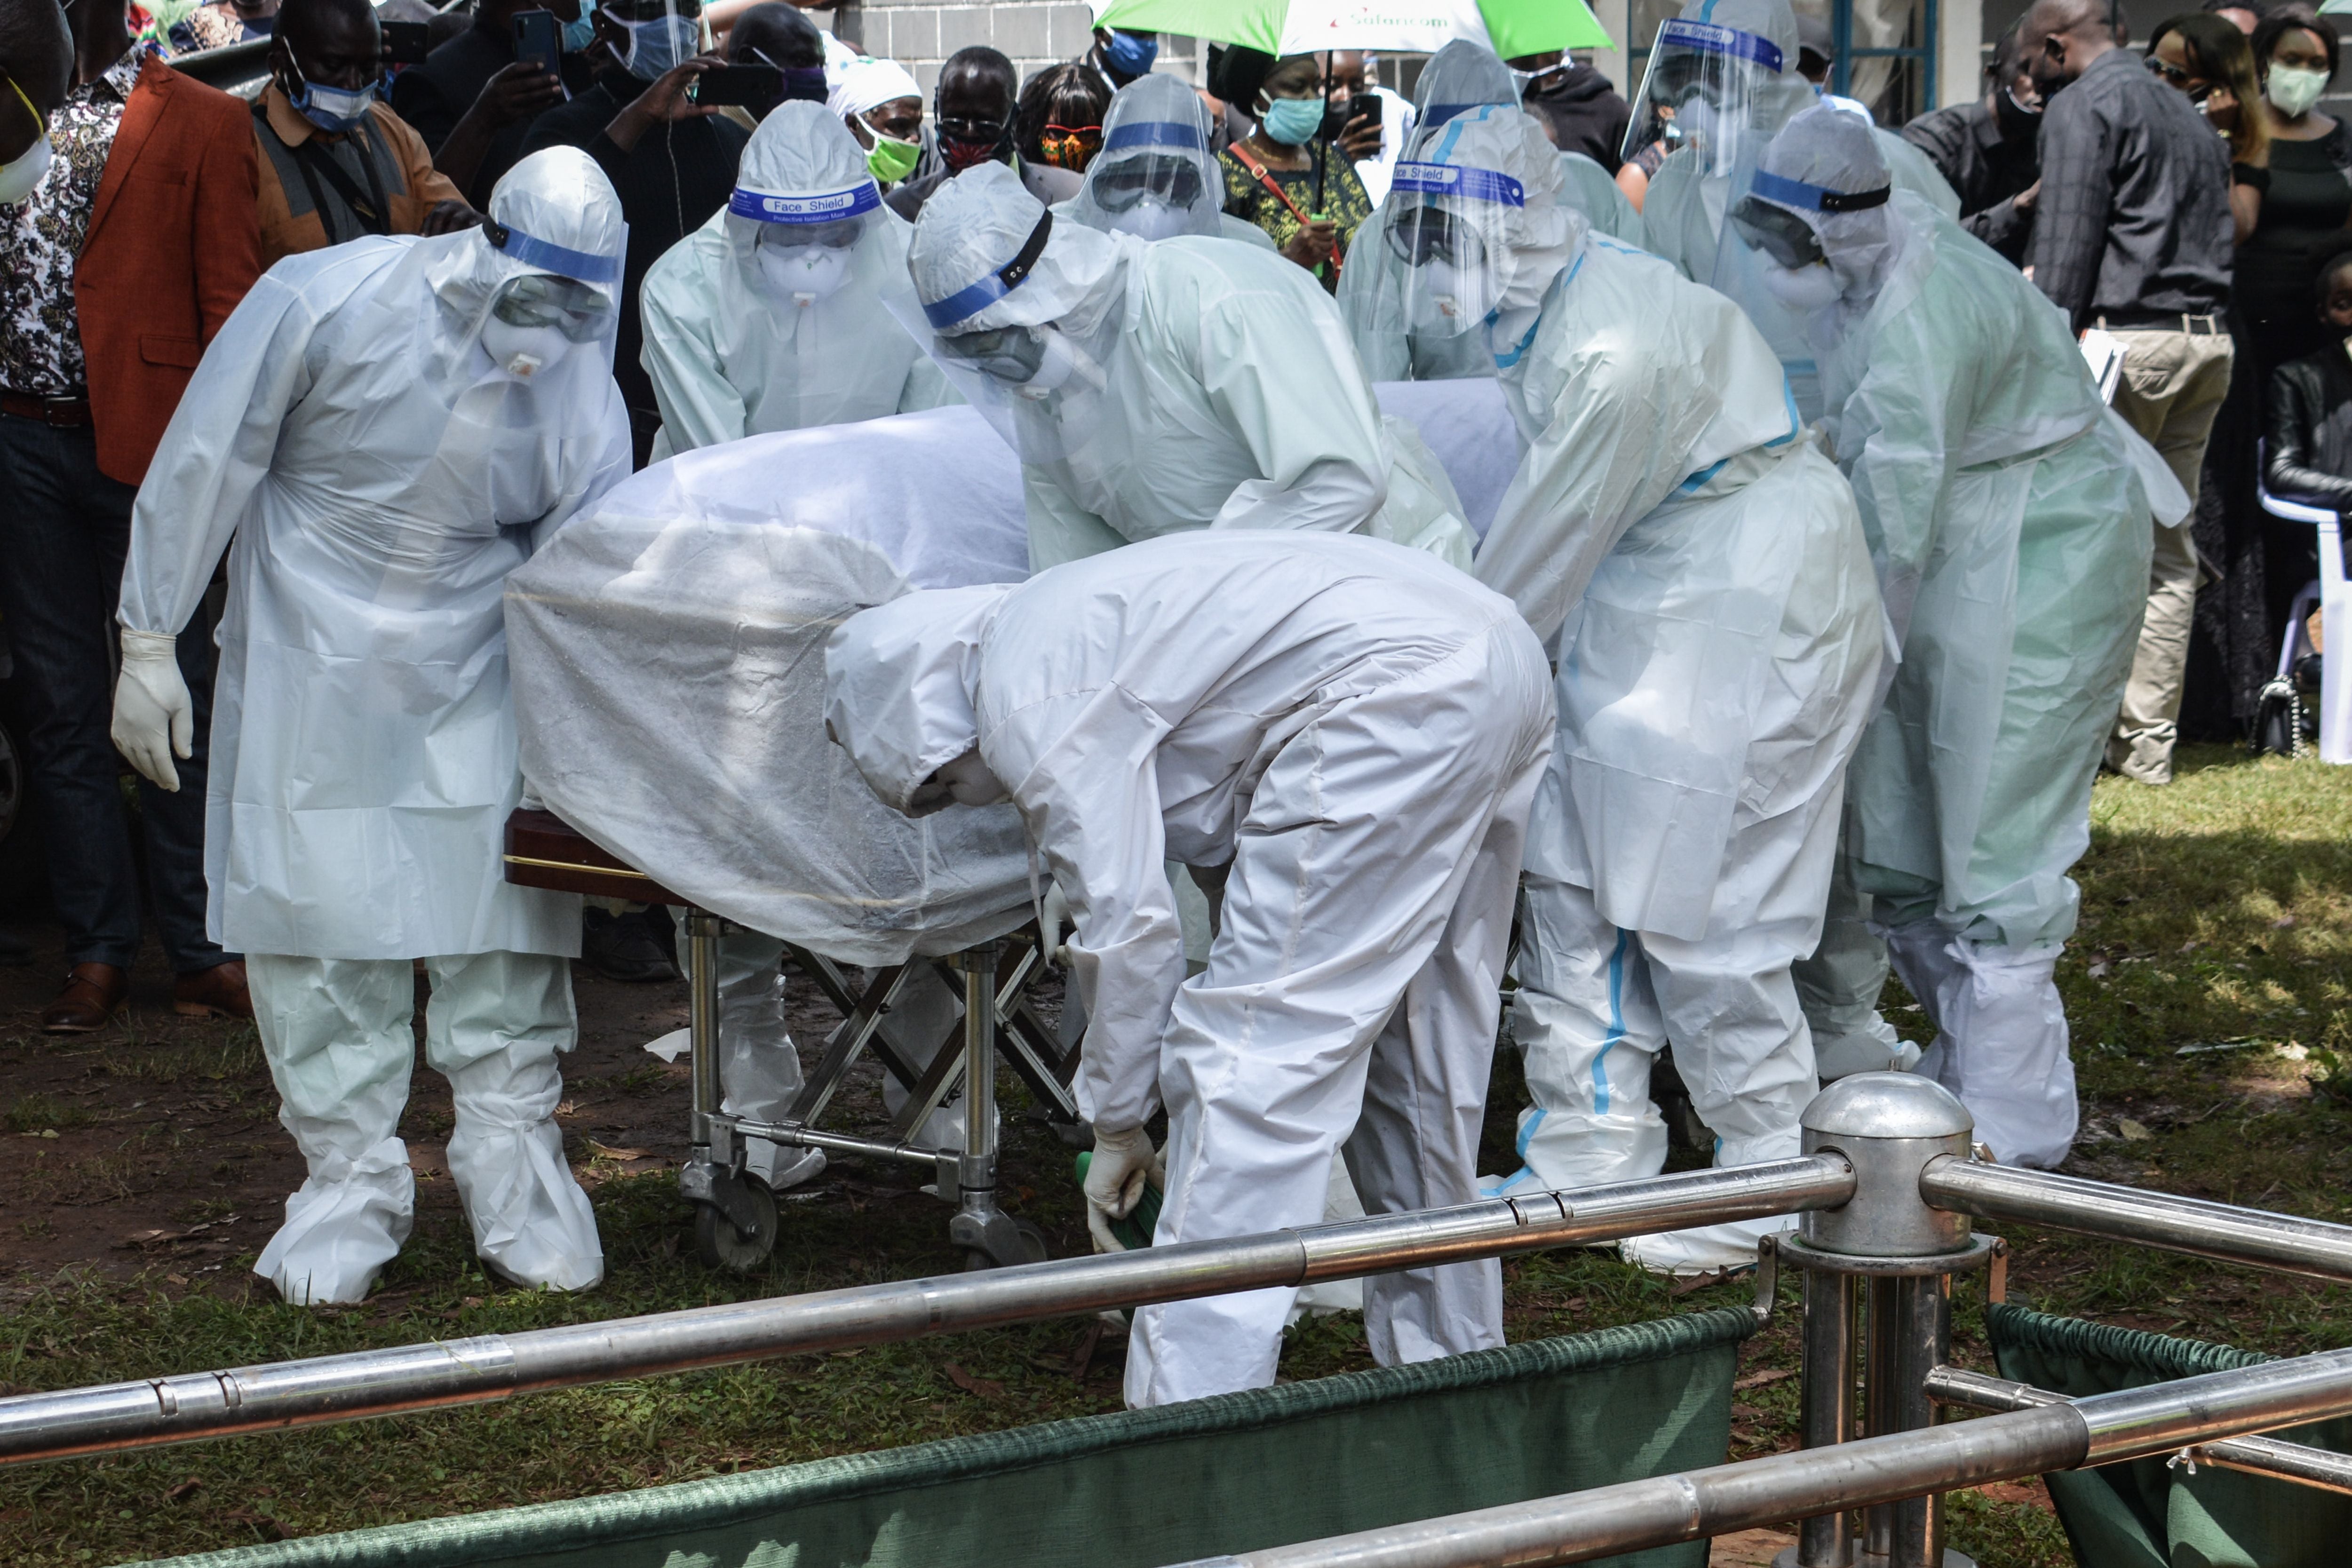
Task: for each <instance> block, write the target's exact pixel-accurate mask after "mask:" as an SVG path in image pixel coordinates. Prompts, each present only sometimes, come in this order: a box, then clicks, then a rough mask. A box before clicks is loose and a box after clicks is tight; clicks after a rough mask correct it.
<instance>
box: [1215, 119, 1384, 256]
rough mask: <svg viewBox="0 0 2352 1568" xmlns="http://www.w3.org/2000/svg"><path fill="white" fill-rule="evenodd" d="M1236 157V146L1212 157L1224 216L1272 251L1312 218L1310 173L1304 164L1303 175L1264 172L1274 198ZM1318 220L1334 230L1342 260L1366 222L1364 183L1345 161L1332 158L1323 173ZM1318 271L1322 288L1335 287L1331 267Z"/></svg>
mask: <svg viewBox="0 0 2352 1568" xmlns="http://www.w3.org/2000/svg"><path fill="white" fill-rule="evenodd" d="M1242 151H1243V150H1242V148H1241V145H1240V143H1238V142H1236V143H1234V145H1233V146H1230V147H1227V148H1226V149H1225V150H1224V151H1223V152H1222V153H1218V154H1217V162H1218V163H1220V164H1221V165H1222V166H1223V169H1224V171H1225V211H1227V212H1229V213H1231V214H1232V215H1233V216H1235V217H1237V218H1240V219H1241V220H1242V221H1243V222H1244V223H1250V224H1255V225H1256V226H1258V227H1259V228H1262V229H1264V230H1265V232H1266V234H1267V235H1268V236H1269V237H1271V238H1272V239H1273V240H1274V244H1275V248H1276V249H1277V250H1278V249H1280V248H1281V247H1284V246H1286V245H1287V244H1289V243H1290V241H1291V238H1292V237H1293V236H1295V235H1296V234H1297V232H1298V231H1299V230H1300V229H1301V228H1302V227H1304V226H1305V224H1304V223H1303V222H1302V221H1301V215H1308V216H1312V215H1313V214H1314V212H1315V170H1314V167H1313V165H1312V163H1310V164H1309V165H1308V166H1307V168H1304V169H1276V168H1268V169H1267V170H1266V177H1267V178H1268V179H1271V180H1273V181H1274V183H1275V184H1277V185H1279V186H1280V187H1281V188H1282V193H1281V195H1276V194H1275V193H1274V192H1273V191H1270V190H1268V189H1266V187H1265V181H1264V180H1261V179H1259V178H1258V177H1257V176H1256V175H1255V174H1251V173H1250V171H1249V165H1247V164H1246V163H1243V162H1242V159H1241V154H1242ZM1309 153H1310V154H1311V155H1312V156H1315V157H1320V156H1321V150H1320V149H1319V148H1312V147H1310V148H1309ZM1251 156H1252V157H1255V153H1252V154H1251ZM1294 208H1295V209H1296V210H1295V211H1294V210H1293V209H1294ZM1322 216H1325V217H1328V218H1330V219H1332V220H1333V221H1334V222H1336V223H1337V224H1338V225H1339V250H1338V252H1337V254H1338V255H1339V256H1341V257H1344V256H1346V255H1347V254H1348V247H1349V245H1350V244H1351V243H1352V242H1353V241H1354V240H1355V237H1356V230H1357V229H1358V228H1359V227H1360V226H1362V224H1363V222H1364V220H1365V219H1366V218H1369V217H1370V216H1372V198H1371V196H1370V194H1369V193H1368V192H1366V191H1365V189H1364V182H1363V181H1362V180H1360V179H1359V178H1357V176H1356V166H1355V165H1354V164H1353V163H1349V162H1348V160H1347V159H1345V158H1341V157H1334V158H1332V159H1331V160H1330V162H1329V163H1328V166H1327V167H1326V168H1325V169H1324V171H1323V212H1322ZM1320 271H1321V273H1322V281H1323V287H1324V288H1326V289H1336V288H1338V287H1339V268H1337V267H1333V266H1329V265H1326V266H1325V267H1323V268H1320Z"/></svg>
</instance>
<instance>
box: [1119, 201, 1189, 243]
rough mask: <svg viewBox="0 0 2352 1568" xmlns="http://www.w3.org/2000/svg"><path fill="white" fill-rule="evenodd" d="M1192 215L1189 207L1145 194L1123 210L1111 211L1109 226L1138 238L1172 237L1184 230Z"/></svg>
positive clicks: (1120, 232)
mask: <svg viewBox="0 0 2352 1568" xmlns="http://www.w3.org/2000/svg"><path fill="white" fill-rule="evenodd" d="M1191 222H1192V209H1191V208H1189V207H1171V206H1170V205H1167V204H1165V203H1163V202H1159V201H1155V200H1153V199H1152V198H1151V197H1150V196H1146V197H1144V198H1143V199H1142V200H1141V201H1139V202H1137V203H1136V204H1135V205H1133V206H1131V207H1129V208H1128V209H1127V210H1126V211H1125V212H1120V213H1113V214H1112V215H1111V219H1110V226H1111V228H1112V229H1113V230H1114V231H1115V232H1117V233H1119V234H1131V235H1133V236H1135V237H1136V238H1138V239H1173V238H1175V237H1177V236H1178V235H1180V234H1182V233H1183V232H1184V230H1185V226H1187V225H1188V224H1190V223H1191Z"/></svg>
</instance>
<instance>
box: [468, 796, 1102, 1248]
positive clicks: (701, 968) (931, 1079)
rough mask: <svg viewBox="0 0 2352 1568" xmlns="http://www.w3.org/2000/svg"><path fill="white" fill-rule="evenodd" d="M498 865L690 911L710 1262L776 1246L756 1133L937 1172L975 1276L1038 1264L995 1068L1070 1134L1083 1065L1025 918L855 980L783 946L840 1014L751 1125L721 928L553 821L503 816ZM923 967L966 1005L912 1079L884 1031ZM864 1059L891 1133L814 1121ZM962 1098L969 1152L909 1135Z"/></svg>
mask: <svg viewBox="0 0 2352 1568" xmlns="http://www.w3.org/2000/svg"><path fill="white" fill-rule="evenodd" d="M505 859H506V879H507V880H508V881H509V882H516V883H520V884H521V885H522V886H525V887H531V888H551V889H557V890H559V891H562V892H572V893H585V894H589V895H591V896H594V897H601V898H615V899H630V900H638V901H640V902H644V903H652V904H670V905H677V906H680V907H682V908H684V909H685V910H686V937H687V952H686V972H687V981H688V992H689V996H690V1005H689V1011H688V1041H689V1043H690V1046H689V1052H688V1064H689V1067H690V1068H691V1077H692V1082H693V1087H694V1109H693V1113H692V1121H691V1123H690V1125H691V1129H692V1133H691V1138H690V1140H689V1142H691V1144H692V1148H691V1151H690V1152H689V1153H688V1156H687V1162H686V1168H685V1169H684V1170H682V1171H681V1172H679V1173H678V1181H677V1184H678V1191H679V1192H680V1194H683V1195H684V1196H685V1197H686V1199H687V1200H688V1202H689V1203H691V1204H693V1205H694V1209H695V1221H694V1235H695V1241H696V1245H697V1247H698V1249H699V1250H700V1252H701V1255H702V1258H703V1261H704V1262H705V1263H708V1264H710V1265H711V1266H713V1267H717V1268H730V1269H734V1270H737V1271H738V1272H749V1271H751V1270H752V1269H755V1268H758V1267H759V1266H760V1265H761V1263H763V1262H765V1261H766V1259H767V1258H768V1255H769V1253H770V1252H771V1251H772V1250H773V1249H774V1247H775V1245H776V1236H777V1226H778V1218H777V1214H778V1211H777V1204H776V1196H775V1194H773V1193H772V1192H770V1191H769V1190H768V1187H767V1184H765V1183H763V1182H762V1181H761V1180H760V1179H759V1177H757V1176H755V1175H752V1174H751V1173H749V1172H748V1171H746V1169H745V1168H744V1155H745V1151H746V1147H747V1141H749V1140H753V1139H759V1140H764V1141H767V1142H772V1143H778V1144H782V1145H786V1146H788V1147H793V1148H800V1149H822V1150H824V1152H826V1153H827V1154H828V1155H837V1154H856V1155H864V1156H866V1157H868V1158H873V1159H883V1160H897V1161H899V1162H901V1163H907V1164H912V1165H919V1166H921V1167H923V1168H924V1169H925V1170H927V1171H929V1173H931V1174H932V1176H933V1178H934V1181H935V1182H936V1184H937V1185H936V1190H937V1192H938V1194H939V1195H940V1198H941V1199H943V1200H944V1201H946V1202H947V1203H949V1204H950V1205H953V1207H954V1209H955V1213H954V1215H953V1217H952V1218H950V1220H949V1221H948V1238H949V1239H950V1241H952V1242H953V1243H954V1244H955V1245H956V1246H957V1247H961V1248H962V1249H963V1253H964V1256H965V1258H966V1261H967V1264H968V1266H969V1267H971V1268H994V1267H998V1266H1001V1265H1004V1264H1012V1263H1035V1262H1041V1261H1043V1260H1044V1258H1045V1236H1044V1234H1043V1233H1042V1232H1040V1231H1039V1230H1038V1229H1037V1227H1036V1226H1034V1225H1031V1224H1030V1223H1029V1222H1028V1221H1026V1220H1023V1219H1016V1218H1014V1217H1013V1215H1009V1214H1006V1213H1005V1212H1004V1210H1003V1208H1002V1207H1000V1206H999V1205H998V1204H997V1201H996V1176H997V1159H998V1154H999V1147H998V1145H999V1137H998V1131H997V1116H996V1070H997V1067H998V1065H999V1062H1000V1059H1002V1061H1003V1064H1004V1065H1007V1066H1009V1067H1011V1068H1012V1069H1013V1072H1014V1073H1015V1074H1017V1075H1018V1076H1019V1078H1020V1079H1021V1081H1022V1082H1023V1083H1024V1084H1026V1085H1027V1086H1028V1089H1029V1092H1030V1093H1031V1094H1033V1095H1034V1096H1035V1097H1036V1100H1037V1103H1038V1104H1039V1105H1040V1106H1041V1107H1043V1108H1044V1110H1045V1115H1046V1118H1047V1120H1048V1121H1053V1122H1055V1123H1057V1124H1060V1125H1063V1126H1068V1127H1073V1128H1074V1127H1076V1125H1077V1122H1078V1112H1077V1106H1076V1102H1075V1101H1074V1100H1072V1099H1071V1096H1070V1088H1069V1085H1070V1079H1071V1078H1072V1076H1073V1075H1074V1074H1075V1073H1076V1070H1077V1058H1078V1053H1077V1048H1076V1047H1075V1046H1072V1047H1068V1048H1067V1049H1065V1048H1064V1047H1062V1046H1061V1045H1060V1043H1059V1042H1058V1041H1057V1040H1056V1039H1055V1037H1054V1032H1053V1031H1052V1030H1051V1029H1049V1028H1047V1027H1046V1026H1045V1022H1044V1021H1043V1020H1042V1019H1041V1018H1039V1017H1038V1016H1037V1012H1036V1009H1035V1007H1034V1005H1033V1004H1032V1000H1031V997H1030V990H1031V988H1032V987H1033V986H1034V985H1035V984H1036V983H1037V982H1038V981H1039V980H1040V979H1042V978H1043V977H1044V975H1045V967H1046V966H1045V960H1044V955H1043V953H1042V952H1040V950H1039V945H1038V941H1037V928H1036V927H1035V926H1034V924H1033V925H1026V926H1024V927H1022V928H1021V929H1019V930H1017V931H1013V932H1012V933H1011V934H1009V935H1007V936H1005V937H1002V938H999V939H996V940H993V941H989V942H980V943H977V944H975V945H973V946H971V947H968V948H965V949H963V950H962V951H961V952H954V953H950V954H948V955H947V956H945V957H941V958H921V957H915V958H909V959H908V960H906V961H904V962H902V963H891V964H884V965H882V966H880V967H878V968H876V969H874V970H872V971H871V972H870V973H869V974H868V976H867V978H866V980H865V981H864V982H863V983H862V984H861V983H860V982H859V981H858V980H856V978H855V977H854V975H853V974H852V973H850V972H849V971H848V970H846V969H845V968H844V967H843V966H842V965H841V964H838V963H835V962H834V961H833V960H832V959H830V958H828V957H826V956H825V955H824V954H823V953H820V952H813V951H811V950H810V949H808V948H805V947H802V946H799V945H796V944H793V943H791V942H787V943H786V944H785V948H784V951H785V952H786V954H787V955H788V956H789V957H790V958H791V960H792V962H793V963H794V964H795V965H797V966H798V967H799V969H800V972H801V973H803V975H805V976H807V977H808V979H809V980H810V981H811V982H812V983H814V984H815V985H816V987H817V988H818V989H819V990H821V991H823V992H824V994H825V997H826V999H827V1000H828V1001H830V1002H831V1003H832V1004H833V1005H834V1006H835V1008H836V1009H837V1010H838V1011H839V1012H840V1014H841V1019H842V1021H841V1022H840V1024H838V1025H837V1026H835V1028H834V1030H833V1032H832V1034H830V1035H829V1036H828V1037H826V1039H825V1041H824V1049H823V1051H822V1052H821V1053H820V1056H819V1060H818V1064H817V1066H816V1068H814V1071H812V1072H811V1073H810V1075H809V1077H808V1080H807V1082H806V1084H805V1085H804V1086H803V1089H802V1090H801V1092H800V1095H799V1098H798V1099H797V1100H794V1101H793V1105H792V1107H791V1109H790V1110H788V1111H787V1112H786V1113H785V1116H784V1119H783V1120H782V1121H774V1122H771V1121H752V1120H751V1119H749V1118H746V1117H740V1116H731V1115H729V1114H727V1113H725V1112H724V1111H722V1110H720V1109H719V1104H720V1099H721V1096H720V1087H719V962H718V947H719V935H720V933H721V932H722V931H725V930H726V927H727V922H726V921H723V920H721V919H720V918H719V916H717V915H715V914H712V913H711V912H709V910H703V909H699V908H697V907H696V906H695V905H694V904H693V903H691V902H690V901H688V900H686V899H684V898H681V897H679V896H678V895H677V894H676V893H674V892H672V891H670V890H669V889H667V888H665V887H663V886H662V885H661V884H660V883H658V882H656V881H655V880H654V879H653V878H651V877H649V876H647V875H646V873H645V872H643V871H639V870H637V869H635V868H632V867H630V866H627V865H625V864H623V863H622V862H621V860H620V859H619V858H616V857H614V856H613V855H610V854H607V853H606V852H605V851H604V850H603V849H601V848H599V847H596V845H594V844H593V843H592V842H590V841H589V839H587V838H586V837H583V836H582V835H581V834H579V833H577V832H575V831H573V830H572V827H570V826H568V825H566V824H565V823H564V822H563V821H562V818H560V817H558V816H555V815H554V814H553V813H551V812H546V811H529V810H525V811H518V812H516V813H515V814H514V815H513V816H510V817H509V818H508V820H507V830H506V855H505ZM925 964H929V966H931V968H932V969H933V970H934V971H935V972H936V973H938V974H939V975H940V978H941V979H942V980H944V981H946V982H947V983H948V984H949V985H950V987H951V988H952V989H954V990H956V991H957V992H959V993H961V995H962V997H963V1018H962V1021H961V1024H960V1025H959V1026H958V1027H959V1028H960V1029H961V1036H962V1038H961V1049H953V1048H950V1042H945V1041H943V1042H942V1043H941V1048H940V1050H939V1052H938V1053H937V1054H936V1055H935V1056H933V1057H932V1058H931V1062H930V1067H929V1070H927V1071H926V1070H919V1069H918V1068H916V1066H915V1065H914V1063H913V1062H912V1061H910V1060H909V1059H908V1057H907V1056H906V1055H905V1054H903V1053H901V1052H900V1051H898V1049H896V1048H895V1047H892V1045H891V1044H890V1042H889V1040H888V1039H887V1037H885V1036H884V1035H883V1033H882V1031H881V1025H882V1019H883V1016H884V1015H886V1014H887V1013H888V1012H889V1010H890V1008H891V1006H892V1005H893V1004H894V1003H895V1002H896V1001H897V999H898V996H899V994H900V993H901V992H902V991H903V990H904V989H905V988H906V987H907V985H908V983H909V982H910V981H912V980H913V979H914V978H915V976H916V975H917V974H918V973H919V970H920V967H921V966H922V965H925ZM869 1052H870V1053H871V1054H872V1055H873V1057H874V1058H875V1059H876V1060H877V1061H878V1062H879V1063H880V1064H881V1066H882V1069H883V1070H884V1071H885V1072H887V1073H888V1074H889V1075H890V1076H891V1077H892V1078H894V1079H897V1080H898V1083H899V1085H900V1086H901V1087H903V1088H904V1089H906V1090H907V1100H906V1103H905V1105H904V1106H902V1107H901V1108H900V1110H899V1111H898V1115H897V1116H896V1117H894V1118H893V1119H892V1121H891V1125H890V1129H889V1134H888V1136H887V1137H884V1138H869V1137H862V1136H859V1135H856V1134H854V1133H849V1132H832V1131H824V1130H822V1129H821V1128H820V1127H819V1126H818V1119H819V1118H821V1117H822V1116H823V1115H824V1112H825V1110H826V1108H827V1107H828V1106H829V1105H831V1103H832V1102H833V1100H834V1097H835V1092H836V1091H837V1090H838V1089H840V1088H841V1085H842V1082H843V1080H844V1079H845V1078H846V1077H847V1076H848V1074H849V1071H850V1069H851V1068H853V1067H855V1066H856V1064H857V1062H858V1061H859V1059H860V1058H862V1057H863V1056H865V1055H866V1054H867V1053H869ZM958 1096H962V1097H964V1098H965V1099H966V1100H967V1104H966V1106H965V1114H964V1117H963V1124H964V1146H963V1147H962V1148H961V1149H941V1148H933V1147H930V1146H929V1145H927V1144H923V1143H920V1142H916V1140H915V1132H916V1130H917V1129H919V1128H920V1127H921V1126H922V1125H923V1124H924V1121H926V1119H928V1118H929V1115H930V1114H931V1112H932V1111H934V1110H938V1109H939V1108H940V1107H941V1106H942V1105H945V1104H948V1103H950V1101H952V1100H955V1099H956V1098H957V1097H958Z"/></svg>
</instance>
